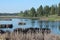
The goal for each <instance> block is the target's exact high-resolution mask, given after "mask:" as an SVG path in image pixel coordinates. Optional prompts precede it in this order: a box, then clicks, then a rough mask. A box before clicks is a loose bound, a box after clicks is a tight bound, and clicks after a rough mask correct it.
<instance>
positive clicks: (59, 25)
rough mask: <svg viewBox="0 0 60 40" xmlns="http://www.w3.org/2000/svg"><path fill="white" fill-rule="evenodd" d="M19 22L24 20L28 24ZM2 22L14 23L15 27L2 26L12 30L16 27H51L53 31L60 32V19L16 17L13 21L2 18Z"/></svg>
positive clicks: (0, 22)
mask: <svg viewBox="0 0 60 40" xmlns="http://www.w3.org/2000/svg"><path fill="white" fill-rule="evenodd" d="M19 22H24V23H26V25H19ZM0 24H13V28H12V29H10V28H4V29H2V28H0V29H2V30H10V31H13V30H14V29H16V28H29V27H33V28H41V27H42V28H50V29H51V31H52V33H55V34H60V21H40V20H32V19H18V18H14V19H12V21H6V20H5V21H4V20H0Z"/></svg>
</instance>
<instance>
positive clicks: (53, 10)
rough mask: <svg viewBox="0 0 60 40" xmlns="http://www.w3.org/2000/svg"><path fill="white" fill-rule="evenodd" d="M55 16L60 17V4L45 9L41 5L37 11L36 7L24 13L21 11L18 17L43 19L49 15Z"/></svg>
mask: <svg viewBox="0 0 60 40" xmlns="http://www.w3.org/2000/svg"><path fill="white" fill-rule="evenodd" d="M55 14H57V15H58V16H60V3H59V5H58V6H57V5H56V6H55V5H52V6H48V5H46V6H45V7H43V6H42V5H41V6H40V7H39V8H37V10H36V9H35V8H34V7H32V8H31V9H30V10H25V11H24V12H23V11H21V12H20V13H19V14H18V15H19V16H23V17H41V16H46V17H48V16H49V15H55Z"/></svg>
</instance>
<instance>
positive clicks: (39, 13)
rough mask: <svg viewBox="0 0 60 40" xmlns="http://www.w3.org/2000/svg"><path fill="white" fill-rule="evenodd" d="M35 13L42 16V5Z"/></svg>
mask: <svg viewBox="0 0 60 40" xmlns="http://www.w3.org/2000/svg"><path fill="white" fill-rule="evenodd" d="M37 14H38V16H43V15H44V14H43V7H42V5H41V6H40V7H39V8H38V9H37Z"/></svg>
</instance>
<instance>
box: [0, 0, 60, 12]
mask: <svg viewBox="0 0 60 40" xmlns="http://www.w3.org/2000/svg"><path fill="white" fill-rule="evenodd" d="M58 3H60V0H0V12H2V13H4V12H5V13H15V12H20V11H24V10H26V9H30V8H31V7H34V8H38V7H39V6H40V5H43V6H46V5H49V6H51V5H52V4H53V5H56V4H58Z"/></svg>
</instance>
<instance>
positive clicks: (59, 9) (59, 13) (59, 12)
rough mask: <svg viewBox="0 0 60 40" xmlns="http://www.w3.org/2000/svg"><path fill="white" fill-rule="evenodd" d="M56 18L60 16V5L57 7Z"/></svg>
mask: <svg viewBox="0 0 60 40" xmlns="http://www.w3.org/2000/svg"><path fill="white" fill-rule="evenodd" d="M58 16H60V3H59V6H58Z"/></svg>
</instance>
